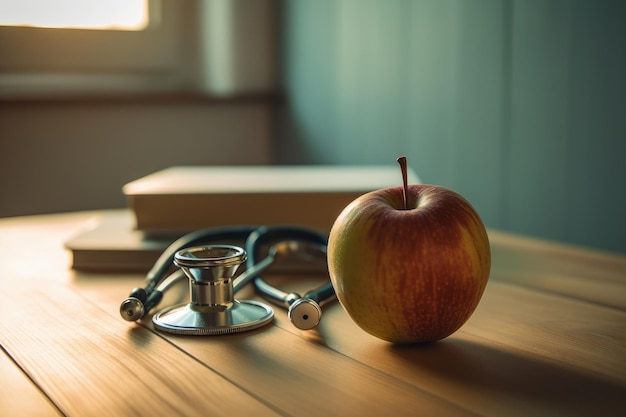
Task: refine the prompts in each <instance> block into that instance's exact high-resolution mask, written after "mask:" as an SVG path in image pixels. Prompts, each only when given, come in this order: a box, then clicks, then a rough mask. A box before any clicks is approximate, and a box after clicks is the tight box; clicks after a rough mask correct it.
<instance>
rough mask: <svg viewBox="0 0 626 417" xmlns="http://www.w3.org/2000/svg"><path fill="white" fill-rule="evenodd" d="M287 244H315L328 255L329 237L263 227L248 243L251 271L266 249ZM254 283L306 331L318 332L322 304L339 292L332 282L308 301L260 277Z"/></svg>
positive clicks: (311, 293) (291, 228)
mask: <svg viewBox="0 0 626 417" xmlns="http://www.w3.org/2000/svg"><path fill="white" fill-rule="evenodd" d="M285 241H290V242H300V243H306V244H308V245H311V244H313V245H315V246H317V247H318V249H319V250H320V251H322V252H324V253H326V247H327V245H328V236H327V235H324V234H322V233H318V232H316V231H313V230H310V229H306V228H301V227H297V226H263V227H260V228H257V229H256V230H254V231H253V232H252V233H250V236H248V239H247V240H246V251H247V252H248V259H247V261H246V262H247V267H248V268H251V267H253V266H254V265H255V264H257V263H258V262H259V258H260V256H261V251H262V250H263V249H262V248H264V247H267V246H269V245H276V244H278V243H281V242H285ZM269 256H273V254H271V253H270V254H269V255H268V257H269ZM253 282H254V286H255V288H256V290H257V292H259V293H260V294H261V295H263V296H264V297H265V298H267V299H269V300H270V301H272V302H274V303H276V304H279V305H282V306H284V307H286V308H287V309H288V317H289V320H290V321H291V322H292V323H293V325H294V326H296V327H297V328H299V329H302V330H309V329H312V328H315V327H316V326H317V325H318V324H319V322H320V319H321V316H322V309H321V304H323V303H325V302H327V301H330V300H331V299H334V297H335V291H334V288H333V286H332V284H331V282H330V281H328V282H327V283H325V284H324V285H322V286H320V287H318V288H315V289H313V290H309V291H307V293H306V294H305V295H304V297H302V296H300V295H299V294H296V293H287V292H285V291H282V290H279V289H278V288H276V287H274V286H272V285H270V284H268V283H267V282H266V281H265V280H264V279H263V278H261V277H260V276H256V277H255V278H254V279H253Z"/></svg>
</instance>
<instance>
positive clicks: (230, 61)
mask: <svg viewBox="0 0 626 417" xmlns="http://www.w3.org/2000/svg"><path fill="white" fill-rule="evenodd" d="M277 12H278V8H277V0H255V1H246V0H185V1H180V0H149V13H150V22H149V24H148V27H147V28H146V29H144V30H140V31H127V30H101V29H98V30H89V29H65V28H59V29H55V28H35V27H17V26H15V27H11V26H0V98H3V99H7V98H11V97H20V98H23V97H25V96H51V95H52V96H54V95H67V94H76V93H79V94H81V95H98V94H100V95H102V94H106V95H112V94H127V93H131V94H133V93H134V94H136V93H154V92H158V93H163V92H201V93H205V94H209V95H226V96H228V95H234V94H246V93H259V92H261V93H262V92H269V91H272V90H273V89H274V87H275V83H276V82H275V73H276V60H277V59H276V52H277V46H276V45H275V44H276V43H277V42H276V36H275V35H276V31H275V26H276V18H277V14H278V13H277ZM255 15H258V16H259V17H258V18H253V19H251V18H250V17H251V16H255ZM216 16H217V17H222V18H225V19H226V24H220V25H218V26H216V25H211V23H212V19H213V23H215V17H216ZM217 31H220V32H219V33H218V32H217ZM242 33H245V36H241V34H242ZM242 39H243V41H242ZM216 42H219V44H218V43H216ZM259 51H261V52H262V54H263V56H262V57H261V58H260V57H259ZM252 58H254V59H252ZM237 67H239V68H241V67H245V68H246V70H245V71H243V72H242V71H233V68H237Z"/></svg>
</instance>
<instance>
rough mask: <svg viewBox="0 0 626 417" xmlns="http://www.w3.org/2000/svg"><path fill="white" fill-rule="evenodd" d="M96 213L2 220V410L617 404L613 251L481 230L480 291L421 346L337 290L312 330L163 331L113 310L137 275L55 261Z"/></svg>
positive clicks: (619, 272) (281, 325)
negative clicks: (366, 318) (379, 331)
mask: <svg viewBox="0 0 626 417" xmlns="http://www.w3.org/2000/svg"><path fill="white" fill-rule="evenodd" d="M101 214H102V213H100V212H81V213H68V214H54V215H44V216H29V217H21V218H20V217H18V218H9V219H1V220H0V249H1V251H0V253H1V255H0V256H1V257H2V259H1V262H0V313H1V314H0V344H1V346H2V352H0V415H2V416H12V415H25V416H39V415H43V416H48V415H66V416H89V415H98V416H102V415H112V416H124V415H133V416H140V415H145V416H154V415H168V416H169V415H189V416H193V415H201V416H207V415H245V414H247V415H252V413H254V415H263V416H265V415H267V416H271V415H283V416H285V415H287V416H302V415H305V416H309V415H340V416H346V415H359V416H361V415H428V416H445V415H463V416H467V415H492V416H505V415H506V416H516V415H520V416H529V415H532V416H544V415H545V416H550V415H553V416H557V415H558V416H563V415H568V416H571V415H594V416H595V415H598V416H600V415H603V416H604V415H619V416H623V415H626V339H625V335H626V257H624V256H619V255H614V254H607V253H602V252H597V251H592V250H586V249H581V248H576V247H570V246H563V245H558V244H555V243H551V242H545V241H539V240H533V239H528V238H522V237H519V236H514V235H510V234H505V233H501V232H496V231H490V240H491V245H492V256H493V262H492V273H491V277H490V281H489V284H488V285H487V289H486V290H485V293H484V296H483V299H482V301H481V303H480V305H479V306H478V308H477V310H476V312H475V313H474V315H473V316H472V317H471V318H470V320H469V321H468V322H467V323H466V324H465V325H464V326H463V327H462V328H461V329H460V330H459V331H457V332H456V333H455V334H453V335H452V336H450V337H448V338H447V339H445V340H443V341H440V342H437V343H431V344H426V345H413V346H396V345H393V344H389V343H387V342H384V341H382V340H378V339H376V338H374V337H372V336H370V335H368V334H366V333H365V332H363V331H362V330H360V329H359V328H358V327H357V326H356V325H355V324H354V323H353V322H352V321H351V319H350V318H349V317H348V316H347V315H346V313H345V312H344V311H343V309H342V308H341V306H340V305H339V304H338V303H336V302H335V303H332V304H329V305H327V306H325V308H324V317H323V319H322V323H321V324H320V326H319V327H318V328H317V329H316V330H313V331H300V330H298V329H296V328H294V327H293V326H292V325H291V324H290V323H289V321H288V319H287V315H286V312H285V311H284V310H282V309H280V308H275V311H276V317H275V320H274V322H273V324H271V325H269V326H267V327H264V328H263V329H259V330H255V331H252V332H249V333H241V334H237V335H227V336H204V337H198V336H173V335H166V334H161V333H158V332H155V331H154V330H153V327H152V323H151V321H150V320H149V319H145V320H144V321H142V322H140V323H129V322H125V321H123V320H122V319H121V318H120V317H119V313H118V309H119V304H120V302H121V300H123V299H124V298H125V297H126V296H127V294H128V292H129V290H130V289H131V288H133V287H135V286H138V285H140V284H142V283H143V279H144V278H143V276H142V275H140V274H111V273H108V274H95V273H85V272H77V271H74V270H72V269H71V268H70V267H69V265H70V261H71V255H70V253H69V252H67V251H66V250H65V249H64V248H63V242H64V241H65V240H67V239H68V238H70V237H71V236H73V235H75V234H76V233H79V232H80V231H82V230H85V229H86V228H87V227H89V226H90V225H92V224H93V222H94V221H97V219H98V218H99V216H100V215H101ZM287 278H288V277H276V278H275V279H277V280H282V279H287ZM322 279H323V276H321V274H319V276H316V275H305V276H303V278H302V279H298V280H295V281H294V280H291V281H289V282H290V283H291V284H290V285H292V289H294V290H298V291H301V290H302V289H305V288H307V287H308V286H311V285H312V284H315V283H316V281H319V280H322ZM300 287H302V288H300ZM185 291H186V289H185V288H183V289H178V290H175V291H173V292H172V293H171V294H170V295H168V296H167V297H166V299H165V300H164V301H165V304H168V303H173V302H176V301H177V299H178V298H180V297H183V298H184V297H187V296H186V295H185V294H184V293H185ZM237 296H238V298H255V295H254V294H253V292H252V290H251V289H248V288H245V289H244V290H242V291H241V292H240V293H239V294H238V295H237Z"/></svg>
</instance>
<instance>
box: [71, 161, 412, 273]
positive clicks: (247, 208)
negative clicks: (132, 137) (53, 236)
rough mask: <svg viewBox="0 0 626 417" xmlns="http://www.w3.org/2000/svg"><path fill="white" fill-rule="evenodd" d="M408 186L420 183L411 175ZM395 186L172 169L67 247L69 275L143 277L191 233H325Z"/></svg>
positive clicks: (372, 180)
mask: <svg viewBox="0 0 626 417" xmlns="http://www.w3.org/2000/svg"><path fill="white" fill-rule="evenodd" d="M409 182H410V183H418V182H419V179H418V178H417V176H416V175H415V173H414V172H413V171H411V170H409ZM401 184H402V179H401V175H400V170H399V169H398V167H397V166H396V165H390V166H228V167H205V166H202V167H198V166H187V167H171V168H167V169H164V170H161V171H158V172H155V173H153V174H150V175H147V176H145V177H142V178H139V179H137V180H135V181H132V182H130V183H128V184H126V185H124V187H123V192H124V194H125V195H126V196H127V199H128V202H129V205H130V210H125V211H117V212H111V213H104V214H103V215H102V218H101V221H100V222H99V224H98V225H97V226H96V227H94V228H93V229H92V230H89V231H87V232H85V233H83V234H81V235H79V236H76V237H75V238H73V239H71V240H70V241H68V242H66V247H67V248H68V249H70V250H71V251H72V254H73V267H74V268H75V269H82V270H100V271H120V272H136V271H144V270H145V271H147V270H148V269H149V268H150V266H151V265H152V263H153V262H154V261H155V260H156V259H157V257H158V256H159V254H160V253H161V252H162V251H163V250H164V249H165V248H166V247H167V245H168V244H169V243H171V242H172V241H174V240H175V239H176V238H178V237H180V236H182V235H183V234H185V233H188V232H191V231H193V230H196V229H204V228H208V227H222V226H230V225H279V224H280V225H297V226H304V227H309V228H312V229H315V230H318V231H320V232H324V233H327V232H329V231H330V228H331V227H332V225H333V223H334V221H335V219H336V218H337V216H338V215H339V214H340V213H341V211H342V210H343V209H344V208H345V207H346V206H347V205H348V204H349V203H350V202H351V201H353V200H354V199H355V198H357V197H358V196H360V195H362V194H365V193H367V192H369V191H373V190H377V189H381V188H386V187H392V186H399V185H401Z"/></svg>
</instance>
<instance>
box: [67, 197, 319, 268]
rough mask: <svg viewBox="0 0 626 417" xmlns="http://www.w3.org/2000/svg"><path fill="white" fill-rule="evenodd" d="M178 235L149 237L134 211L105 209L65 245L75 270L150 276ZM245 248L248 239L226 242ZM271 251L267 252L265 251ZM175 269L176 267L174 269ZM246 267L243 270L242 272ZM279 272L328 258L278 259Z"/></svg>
mask: <svg viewBox="0 0 626 417" xmlns="http://www.w3.org/2000/svg"><path fill="white" fill-rule="evenodd" d="M179 237H180V236H178V235H169V236H167V235H161V236H160V237H159V238H154V237H151V236H147V235H146V234H145V233H144V232H142V231H141V230H137V229H135V228H134V216H133V213H132V211H131V210H129V209H124V210H104V211H102V212H99V213H98V214H97V215H95V216H94V218H93V219H91V220H90V222H89V225H88V226H87V227H86V228H85V229H84V230H82V231H81V232H79V233H78V234H77V235H75V236H72V237H71V238H70V239H69V240H67V241H66V242H65V248H66V249H68V250H69V251H70V252H71V255H72V258H71V259H72V264H71V266H72V268H73V269H75V270H79V271H86V272H105V273H147V272H148V271H149V270H150V268H151V267H152V266H153V265H154V263H155V262H156V261H157V259H158V258H159V256H161V253H162V252H163V251H164V250H165V249H167V247H168V246H169V245H170V244H171V243H172V242H174V241H175V240H176V239H178V238H179ZM216 243H226V244H233V245H238V246H241V247H244V245H245V241H244V240H239V241H238V240H228V241H224V242H216ZM265 250H267V249H265ZM173 269H174V267H173ZM244 270H245V268H240V271H239V272H240V273H241V272H243V271H244ZM270 270H271V271H273V272H277V273H293V272H297V273H309V272H319V271H325V270H326V258H325V256H323V255H322V254H320V256H318V257H315V256H312V255H311V254H310V253H308V254H307V255H306V256H304V257H298V256H288V257H284V258H283V257H280V256H279V257H277V259H276V261H275V262H274V263H273V264H272V267H271V268H270Z"/></svg>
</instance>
